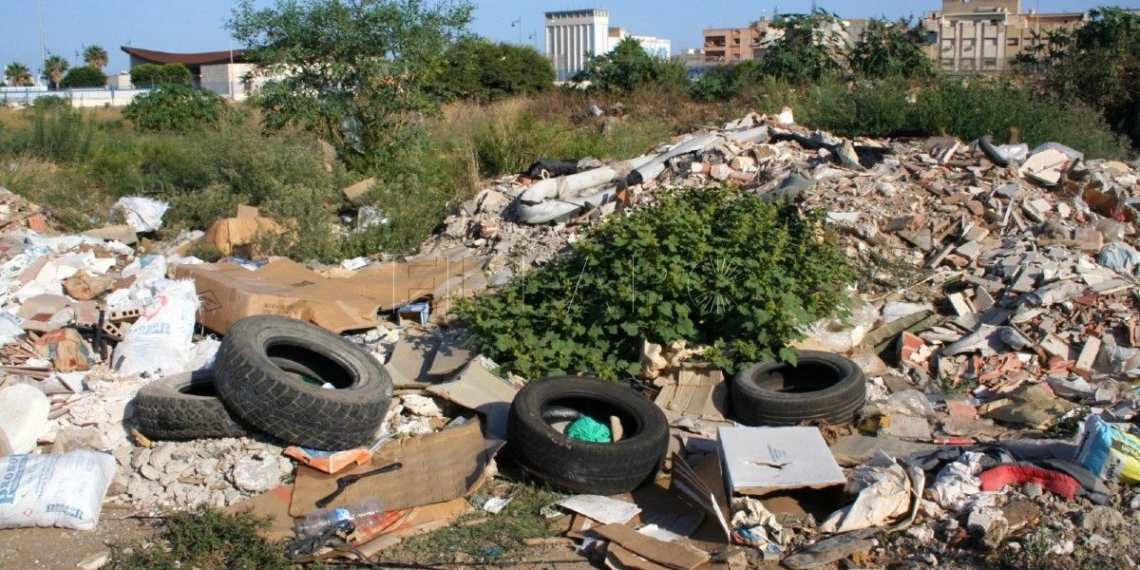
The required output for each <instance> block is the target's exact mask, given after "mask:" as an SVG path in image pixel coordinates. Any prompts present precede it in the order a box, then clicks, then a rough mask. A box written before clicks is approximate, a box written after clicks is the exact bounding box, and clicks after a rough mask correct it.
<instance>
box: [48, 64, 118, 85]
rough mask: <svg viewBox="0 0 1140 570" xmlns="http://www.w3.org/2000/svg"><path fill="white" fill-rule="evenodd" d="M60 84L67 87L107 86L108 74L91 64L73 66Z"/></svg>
mask: <svg viewBox="0 0 1140 570" xmlns="http://www.w3.org/2000/svg"><path fill="white" fill-rule="evenodd" d="M59 86H60V87H63V88H66V89H70V88H72V87H106V86H107V75H106V74H104V73H103V72H102V71H99V70H98V69H96V68H94V67H91V66H90V65H84V66H80V67H73V68H71V69H69V70H68V71H67V75H64V76H63V79H62V80H61V81H60V82H59Z"/></svg>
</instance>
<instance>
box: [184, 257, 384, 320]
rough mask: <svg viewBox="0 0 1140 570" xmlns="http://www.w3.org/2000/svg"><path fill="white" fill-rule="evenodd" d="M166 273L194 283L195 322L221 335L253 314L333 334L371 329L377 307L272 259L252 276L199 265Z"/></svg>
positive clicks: (234, 268) (228, 267)
mask: <svg viewBox="0 0 1140 570" xmlns="http://www.w3.org/2000/svg"><path fill="white" fill-rule="evenodd" d="M170 273H171V276H172V277H173V278H175V279H193V280H194V285H195V287H196V288H197V290H198V298H199V299H200V300H201V306H200V307H199V308H198V322H199V323H201V324H202V325H204V326H206V327H207V328H210V329H212V330H214V331H215V332H218V333H222V334H225V332H226V331H228V330H229V328H230V326H231V325H233V324H234V323H235V322H237V321H239V320H241V319H242V318H245V317H249V316H254V315H280V316H286V317H292V318H294V319H299V320H302V321H308V322H310V323H313V324H315V325H318V326H321V327H324V328H326V329H328V330H330V331H332V332H335V333H341V332H344V331H348V330H356V329H366V328H372V327H374V326H376V313H377V311H378V310H379V308H380V307H379V304H378V303H377V302H376V301H375V300H374V299H369V298H366V297H362V296H360V295H357V294H353V293H352V292H350V291H346V290H345V289H344V287H343V286H341V285H340V284H339V283H338V282H337V280H332V279H328V278H326V277H321V276H320V275H317V274H316V273H314V272H313V271H310V270H309V269H308V268H306V267H305V266H304V265H301V264H299V263H296V262H294V261H291V260H288V259H285V258H274V259H272V260H271V261H270V262H269V263H268V264H266V265H265V266H264V267H262V268H260V269H258V270H256V271H250V270H249V269H246V268H245V267H242V266H240V265H237V264H233V263H218V264H214V263H202V264H193V265H174V266H172V267H171V270H170Z"/></svg>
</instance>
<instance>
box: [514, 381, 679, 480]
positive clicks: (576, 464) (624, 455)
mask: <svg viewBox="0 0 1140 570" xmlns="http://www.w3.org/2000/svg"><path fill="white" fill-rule="evenodd" d="M566 408H571V409H573V410H577V411H579V412H581V414H583V415H587V416H590V417H592V418H594V419H595V420H597V421H599V422H601V423H603V424H606V425H609V422H610V418H611V417H616V418H618V421H620V422H621V426H622V437H621V439H620V440H619V441H615V442H609V443H595V442H588V441H581V440H578V439H573V438H571V437H569V436H567V435H566V434H564V433H561V432H559V431H558V430H556V429H554V428H553V427H551V425H550V423H551V422H552V420H558V419H566V412H565V409H566ZM507 444H508V446H509V448H510V449H511V453H512V455H513V456H514V457H515V459H516V460H517V461H518V463H519V464H520V465H521V466H522V467H523V468H524V469H525V470H526V471H528V472H529V473H531V474H533V475H534V476H535V477H537V478H539V479H542V480H544V481H546V482H548V483H550V484H551V485H553V486H555V487H558V488H560V489H563V490H566V491H570V492H575V493H590V494H596V495H612V494H615V493H624V492H627V491H631V490H633V489H635V488H637V487H638V486H640V485H641V484H642V483H645V482H647V481H651V480H652V479H653V477H654V476H655V475H656V474H657V471H658V470H659V469H660V468H661V465H662V463H663V462H664V459H665V453H666V451H667V450H668V447H669V424H668V421H667V420H666V418H665V414H664V413H663V412H662V411H661V410H660V409H658V408H657V406H656V405H654V404H653V402H650V401H649V400H647V399H645V398H644V397H643V396H642V395H641V394H638V393H637V392H635V391H633V390H632V389H630V388H627V387H624V386H619V385H617V384H614V383H612V382H607V381H605V380H599V379H597V378H586V377H579V376H558V377H551V378H543V379H540V380H535V381H533V382H530V383H529V384H527V385H526V386H524V387H523V389H522V390H520V391H519V393H518V395H517V396H515V400H514V402H513V403H512V404H511V409H510V414H509V416H508V422H507Z"/></svg>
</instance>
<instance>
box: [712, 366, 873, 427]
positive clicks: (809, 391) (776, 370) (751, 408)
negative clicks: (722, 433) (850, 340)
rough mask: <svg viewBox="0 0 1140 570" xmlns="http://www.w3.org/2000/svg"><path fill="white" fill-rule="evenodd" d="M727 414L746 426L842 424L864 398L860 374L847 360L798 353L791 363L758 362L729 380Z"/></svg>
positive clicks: (852, 417) (855, 410) (863, 384)
mask: <svg viewBox="0 0 1140 570" xmlns="http://www.w3.org/2000/svg"><path fill="white" fill-rule="evenodd" d="M731 393H732V411H733V415H734V416H735V418H736V420H737V421H739V422H740V423H742V424H745V425H749V426H787V425H795V424H798V423H800V422H803V421H808V420H824V421H827V422H828V423H831V424H843V423H847V422H850V421H852V420H853V419H854V417H855V413H856V412H858V411H859V409H860V408H862V407H863V403H864V401H865V400H866V398H867V382H866V381H865V380H864V378H863V371H862V370H861V369H860V368H859V365H858V364H856V363H855V362H853V361H851V359H849V358H846V357H843V356H841V355H838V354H832V353H829V352H819V351H813V350H801V351H800V352H799V355H798V357H797V359H796V365H795V366H791V365H788V364H785V363H783V362H760V363H755V364H750V365H748V366H745V367H744V368H743V369H742V370H740V372H738V373H737V374H736V376H735V377H734V378H733V381H732V390H731Z"/></svg>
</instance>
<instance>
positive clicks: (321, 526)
mask: <svg viewBox="0 0 1140 570" xmlns="http://www.w3.org/2000/svg"><path fill="white" fill-rule="evenodd" d="M384 513H385V510H384V503H383V501H381V500H380V499H366V500H364V501H360V502H358V503H352V504H351V505H345V506H343V507H336V508H331V509H321V510H318V511H313V512H311V513H309V514H308V516H306V517H305V520H303V521H301V522H299V523H297V525H296V526H295V527H293V530H294V531H295V532H296V533H297V534H298V535H316V534H320V533H321V532H323V531H324V530H325V529H326V528H328V527H330V526H332V525H335V524H339V523H341V522H342V521H349V522H351V523H352V525H353V527H355V528H367V527H371V526H374V525H376V524H378V523H379V521H380V520H381V519H382V518H383V517H384Z"/></svg>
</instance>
